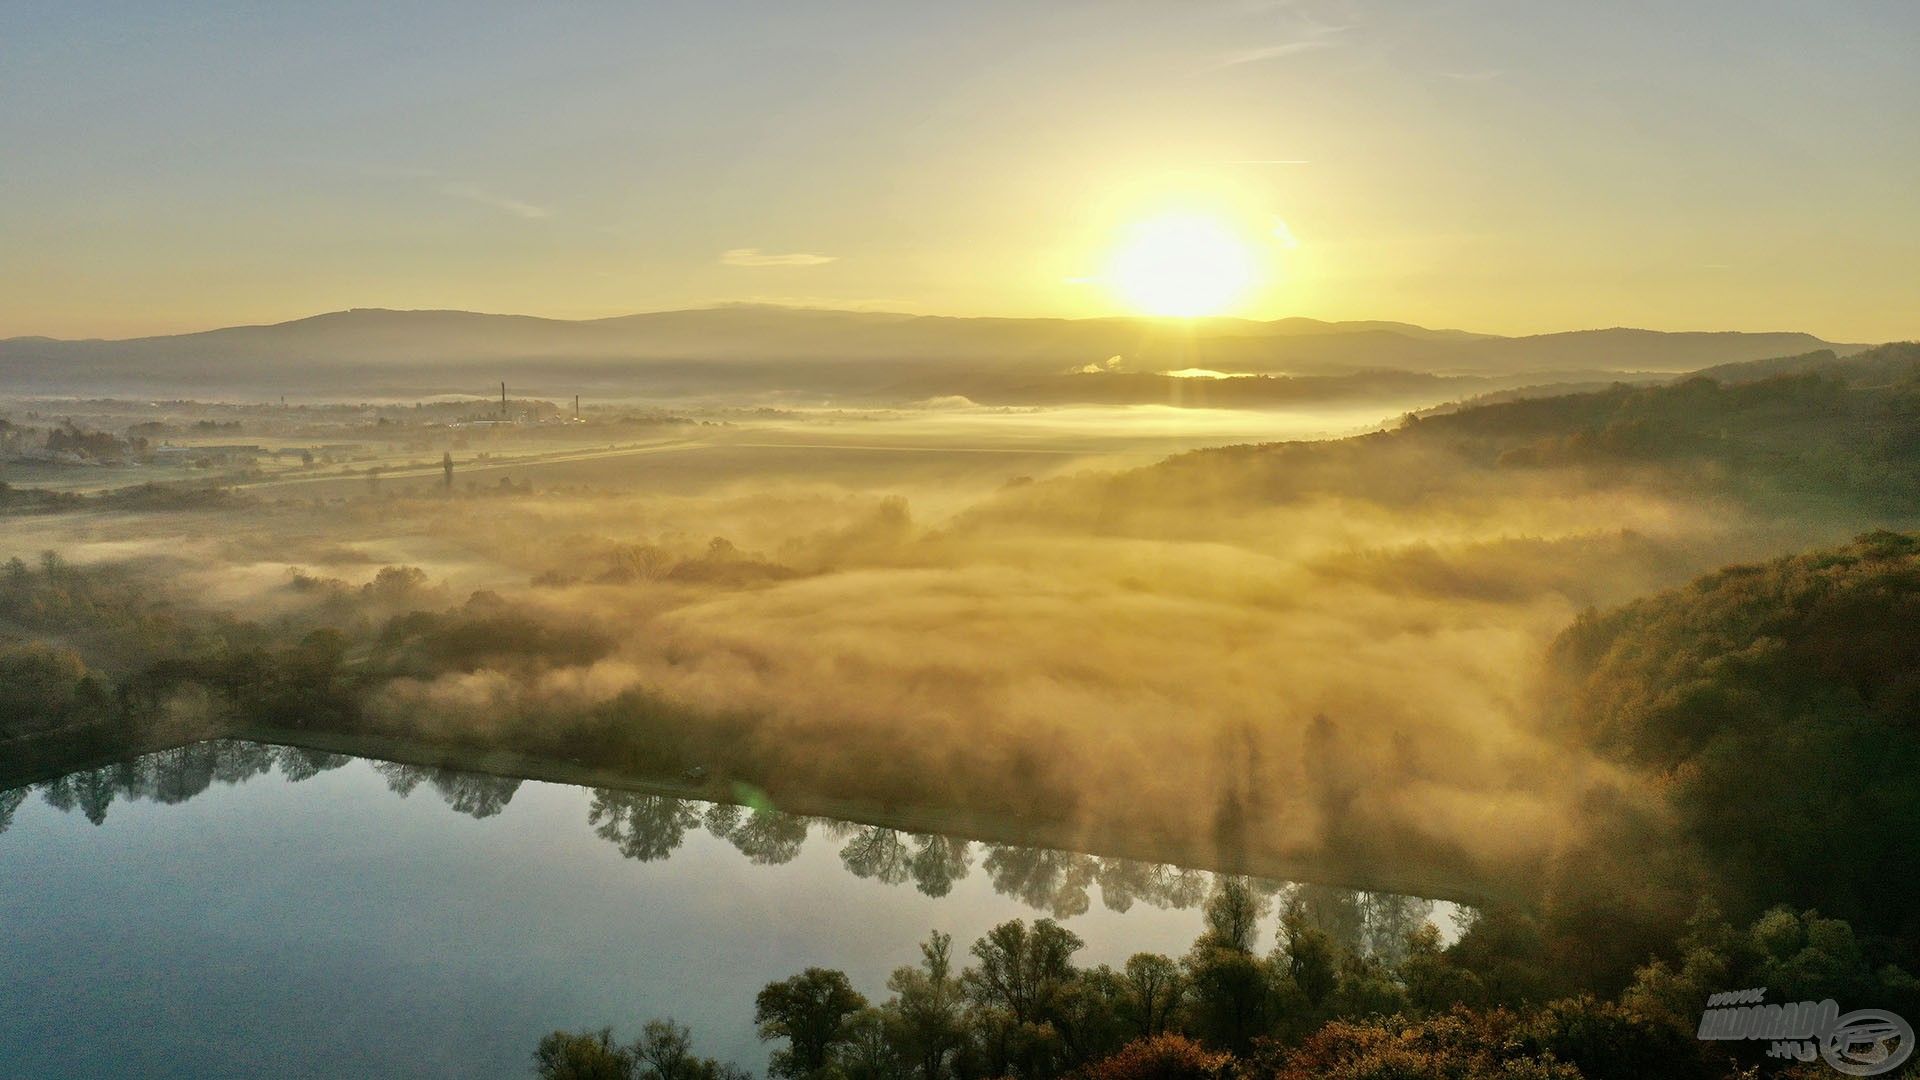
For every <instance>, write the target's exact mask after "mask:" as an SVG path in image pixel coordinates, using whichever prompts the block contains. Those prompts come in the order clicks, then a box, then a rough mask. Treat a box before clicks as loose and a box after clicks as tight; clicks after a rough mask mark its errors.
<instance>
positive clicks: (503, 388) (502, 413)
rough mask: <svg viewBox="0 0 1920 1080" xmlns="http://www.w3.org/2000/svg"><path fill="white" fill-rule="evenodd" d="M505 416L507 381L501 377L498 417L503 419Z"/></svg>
mask: <svg viewBox="0 0 1920 1080" xmlns="http://www.w3.org/2000/svg"><path fill="white" fill-rule="evenodd" d="M506 418H507V382H506V380H505V379H502V380H500V419H502V420H505V419H506Z"/></svg>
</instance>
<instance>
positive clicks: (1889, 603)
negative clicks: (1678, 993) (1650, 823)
mask: <svg viewBox="0 0 1920 1080" xmlns="http://www.w3.org/2000/svg"><path fill="white" fill-rule="evenodd" d="M1916 626H1920V539H1916V538H1915V537H1913V536H1908V535H1903V534H1899V533H1891V532H1878V533H1871V534H1868V535H1865V536H1862V537H1860V538H1858V539H1857V540H1855V541H1854V542H1853V543H1852V544H1849V545H1847V546H1845V547H1842V548H1838V549H1833V550H1828V551H1821V552H1814V553H1811V554H1806V555H1797V556H1792V557H1788V558H1783V559H1777V560H1774V561H1773V562H1770V563H1766V564H1762V565H1757V566H1736V567H1729V568H1727V569H1725V570H1721V571H1719V572H1717V573H1714V574H1710V575H1708V576H1706V577H1704V578H1702V579H1700V580H1699V581H1696V582H1694V583H1693V584H1692V585H1690V586H1688V587H1686V588H1684V589H1680V590H1676V591H1673V592H1669V593H1664V594H1661V595H1658V596H1654V597H1651V598H1648V599H1645V600H1641V601H1638V602H1635V603H1632V604H1629V605H1627V606H1625V607H1622V608H1619V609H1617V610H1615V611H1612V612H1608V613H1606V614H1604V615H1599V614H1589V615H1587V616H1584V617H1582V618H1581V619H1580V620H1579V621H1578V622H1577V623H1576V624H1575V625H1574V626H1573V627H1572V628H1570V629H1569V630H1567V632H1566V633H1565V634H1563V635H1562V636H1561V638H1560V640H1559V641H1558V642H1557V643H1556V645H1555V646H1554V650H1553V662H1554V668H1555V670H1556V672H1557V676H1558V678H1559V681H1560V686H1561V688H1562V691H1563V693H1564V695H1565V697H1566V700H1567V702H1568V705H1567V708H1566V721H1565V722H1566V724H1567V727H1568V729H1569V732H1570V734H1572V735H1573V736H1575V737H1577V738H1578V739H1580V740H1581V741H1582V742H1584V743H1586V744H1588V745H1591V746H1592V747H1594V748H1595V749H1597V750H1598V751H1600V752H1601V753H1603V754H1605V755H1607V756H1609V757H1611V758H1613V759H1615V760H1617V761H1620V762H1622V763H1625V764H1628V765H1631V766H1633V767H1635V768H1637V769H1643V770H1650V771H1652V772H1654V773H1655V774H1656V775H1657V776H1658V777H1659V778H1660V779H1661V781H1662V783H1663V784H1664V789H1665V793H1666V796H1667V799H1668V801H1669V802H1670V804H1671V806H1672V807H1673V808H1674V809H1675V810H1677V811H1678V813H1679V815H1680V820H1681V823H1682V826H1683V829H1684V830H1685V831H1686V832H1687V833H1688V834H1690V835H1691V837H1692V838H1693V839H1695V840H1697V841H1698V846H1699V850H1701V851H1703V852H1705V853H1706V855H1707V857H1708V858H1710V859H1711V860H1712V861H1713V868H1714V871H1715V875H1714V876H1715V877H1716V878H1717V880H1719V881H1720V882H1722V883H1723V884H1724V885H1725V886H1726V887H1727V889H1728V895H1729V897H1730V898H1731V900H1732V901H1733V902H1734V903H1735V905H1736V907H1738V908H1739V909H1740V910H1741V911H1742V912H1743V913H1752V912H1757V911H1758V910H1759V909H1760V908H1762V907H1764V906H1766V905H1768V904H1772V903H1775V902H1779V901H1786V902H1788V903H1791V904H1794V905H1795V906H1798V907H1811V908H1818V909H1819V910H1821V911H1823V912H1827V913H1831V914H1833V915H1836V916H1839V917H1841V918H1844V919H1846V920H1848V921H1849V922H1851V923H1854V924H1855V925H1857V926H1860V927H1862V928H1863V929H1864V930H1866V931H1868V932H1869V933H1871V934H1874V935H1881V936H1885V937H1891V938H1895V939H1898V940H1900V941H1903V942H1905V943H1906V949H1907V951H1906V952H1905V954H1904V962H1906V963H1908V964H1911V963H1912V961H1913V959H1914V955H1915V954H1914V953H1913V951H1912V948H1913V943H1914V942H1915V941H1916V940H1920V905H1915V904H1913V903H1912V902H1911V896H1910V892H1909V891H1908V890H1903V889H1898V888H1889V887H1888V883H1889V882H1890V881H1893V880H1900V878H1899V876H1898V875H1899V874H1900V873H1901V870H1900V869H1899V868H1903V867H1908V866H1912V865H1915V864H1916V861H1917V860H1920V787H1916V786H1915V785H1914V784H1913V783H1912V780H1911V778H1912V777H1913V776H1914V775H1916V771H1917V770H1920V729H1916V728H1915V726H1914V723H1913V718H1914V716H1915V715H1920V633H1916V632H1915V627H1916Z"/></svg>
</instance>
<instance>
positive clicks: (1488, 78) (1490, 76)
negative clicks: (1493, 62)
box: [1440, 68, 1506, 82]
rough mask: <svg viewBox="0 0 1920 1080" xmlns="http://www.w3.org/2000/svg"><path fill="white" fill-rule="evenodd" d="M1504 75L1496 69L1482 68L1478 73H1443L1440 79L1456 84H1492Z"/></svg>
mask: <svg viewBox="0 0 1920 1080" xmlns="http://www.w3.org/2000/svg"><path fill="white" fill-rule="evenodd" d="M1504 74H1506V72H1504V71H1501V70H1499V69H1498V68H1483V69H1482V70H1479V71H1443V72H1441V73H1440V77H1441V78H1443V79H1453V80H1455V81H1457V82H1492V81H1494V80H1495V79H1498V78H1499V77H1500V76H1502V75H1504Z"/></svg>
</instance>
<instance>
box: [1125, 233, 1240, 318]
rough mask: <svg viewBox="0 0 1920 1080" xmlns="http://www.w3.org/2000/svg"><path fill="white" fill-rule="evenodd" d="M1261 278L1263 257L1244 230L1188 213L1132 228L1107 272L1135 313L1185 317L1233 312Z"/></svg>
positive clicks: (1126, 234)
mask: <svg viewBox="0 0 1920 1080" xmlns="http://www.w3.org/2000/svg"><path fill="white" fill-rule="evenodd" d="M1258 277H1259V258H1258V256H1257V254H1256V252H1255V251H1254V247H1253V245H1252V244H1251V243H1249V242H1247V240H1245V239H1244V238H1243V237H1242V236H1241V235H1240V233H1239V232H1237V231H1236V230H1235V229H1234V228H1233V227H1232V226H1230V225H1229V224H1227V222H1225V221H1224V220H1222V219H1220V218H1218V217H1214V216H1211V215H1208V214H1205V213H1198V212H1185V211H1182V212H1175V213H1167V214H1162V215H1160V216H1158V217H1153V218H1148V219H1147V220H1145V221H1140V222H1136V223H1135V224H1134V225H1132V226H1131V227H1129V228H1128V229H1127V230H1126V232H1125V233H1124V234H1123V235H1122V237H1121V240H1120V244H1119V246H1118V247H1117V248H1116V249H1115V250H1114V254H1113V258H1112V261H1110V262H1109V263H1108V264H1107V273H1106V281H1107V284H1108V286H1109V287H1110V288H1112V289H1113V291H1114V292H1115V293H1116V294H1118V295H1119V297H1120V299H1121V300H1122V301H1124V302H1125V303H1126V305H1127V306H1128V307H1130V308H1132V309H1133V310H1135V311H1138V312H1141V313H1142V314H1146V315H1172V316H1180V317H1183V318H1191V317H1193V316H1196V315H1217V314H1219V313H1220V312H1222V311H1225V310H1227V309H1228V308H1230V307H1232V306H1233V305H1234V304H1235V303H1236V302H1238V301H1239V300H1240V299H1241V298H1242V297H1244V296H1245V295H1246V294H1247V292H1248V291H1249V290H1251V289H1252V288H1253V286H1254V283H1255V281H1256V279H1257V278H1258Z"/></svg>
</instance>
